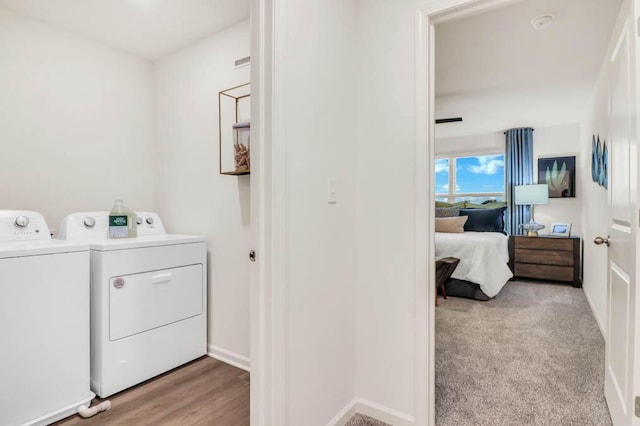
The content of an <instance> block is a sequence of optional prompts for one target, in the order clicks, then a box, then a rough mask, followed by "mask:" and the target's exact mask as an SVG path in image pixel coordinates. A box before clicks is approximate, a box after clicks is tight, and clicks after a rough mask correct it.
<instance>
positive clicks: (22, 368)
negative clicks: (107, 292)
mask: <svg viewBox="0 0 640 426" xmlns="http://www.w3.org/2000/svg"><path fill="white" fill-rule="evenodd" d="M0 290H1V293H0V342H1V343H0V344H1V345H2V346H1V347H0V425H3V426H14V425H45V424H49V423H53V422H55V421H57V420H59V419H62V418H64V417H67V416H70V415H72V414H75V413H76V411H77V409H78V408H79V407H80V406H81V405H87V406H88V405H90V401H91V399H93V397H94V396H95V395H94V394H92V393H91V391H90V389H89V246H88V244H79V243H70V242H66V241H56V240H52V239H51V235H50V234H49V228H48V227H47V224H46V222H45V220H44V218H43V217H42V215H41V214H39V213H36V212H32V211H16V210H0Z"/></svg>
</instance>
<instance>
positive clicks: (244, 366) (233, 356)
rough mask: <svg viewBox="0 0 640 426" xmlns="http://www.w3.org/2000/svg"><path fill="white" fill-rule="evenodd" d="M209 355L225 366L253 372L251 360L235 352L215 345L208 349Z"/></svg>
mask: <svg viewBox="0 0 640 426" xmlns="http://www.w3.org/2000/svg"><path fill="white" fill-rule="evenodd" d="M207 351H208V352H207V355H208V356H210V357H211V358H214V359H217V360H218V361H222V362H224V363H225V364H229V365H233V366H234V367H237V368H240V369H241V370H244V371H247V372H251V360H250V359H249V358H247V357H246V356H242V355H239V354H237V353H235V352H232V351H228V350H226V349H222V348H220V347H218V346H215V345H209V346H208V347H207Z"/></svg>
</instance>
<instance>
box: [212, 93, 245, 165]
mask: <svg viewBox="0 0 640 426" xmlns="http://www.w3.org/2000/svg"><path fill="white" fill-rule="evenodd" d="M250 96H251V83H246V84H241V85H240V86H235V87H232V88H230V89H226V90H223V91H221V92H219V93H218V129H219V149H220V174H221V175H229V176H241V175H246V174H249V173H251V163H250V153H251V152H250V137H251V124H250V112H251V102H250Z"/></svg>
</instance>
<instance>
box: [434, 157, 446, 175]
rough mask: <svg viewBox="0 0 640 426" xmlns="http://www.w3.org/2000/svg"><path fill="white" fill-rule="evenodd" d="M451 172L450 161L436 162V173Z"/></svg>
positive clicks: (440, 160)
mask: <svg viewBox="0 0 640 426" xmlns="http://www.w3.org/2000/svg"><path fill="white" fill-rule="evenodd" d="M448 171H449V160H447V159H439V160H436V173H442V172H448Z"/></svg>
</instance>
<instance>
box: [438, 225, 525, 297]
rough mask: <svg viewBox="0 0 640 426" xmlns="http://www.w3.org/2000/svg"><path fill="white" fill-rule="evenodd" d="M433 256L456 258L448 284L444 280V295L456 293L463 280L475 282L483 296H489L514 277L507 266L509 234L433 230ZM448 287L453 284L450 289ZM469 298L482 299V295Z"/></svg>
mask: <svg viewBox="0 0 640 426" xmlns="http://www.w3.org/2000/svg"><path fill="white" fill-rule="evenodd" d="M435 246H436V247H435V248H436V253H435V254H436V259H440V258H443V257H457V258H458V259H460V263H459V264H458V267H457V268H456V270H455V271H454V272H453V274H452V275H451V278H452V279H453V280H452V281H453V282H451V283H447V286H446V290H447V294H449V295H451V296H455V295H457V294H455V293H458V291H457V290H462V289H459V288H458V287H460V286H463V285H464V283H461V282H460V281H466V282H468V283H472V284H475V285H476V286H477V287H479V289H480V290H481V291H482V293H484V295H486V298H487V299H488V298H492V297H494V296H495V295H496V294H498V293H499V292H500V290H501V289H502V287H504V285H505V284H506V283H507V281H509V279H511V277H513V274H512V273H511V270H510V269H509V266H508V263H509V237H507V236H506V235H504V234H502V233H499V232H464V233H443V232H436V233H435ZM449 287H452V288H451V289H450V288H449ZM471 294H472V293H469V294H464V295H462V296H463V297H472V298H477V299H480V300H483V299H485V298H484V297H482V295H477V296H478V297H473V296H470V295H471Z"/></svg>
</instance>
